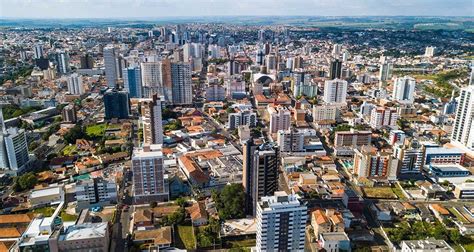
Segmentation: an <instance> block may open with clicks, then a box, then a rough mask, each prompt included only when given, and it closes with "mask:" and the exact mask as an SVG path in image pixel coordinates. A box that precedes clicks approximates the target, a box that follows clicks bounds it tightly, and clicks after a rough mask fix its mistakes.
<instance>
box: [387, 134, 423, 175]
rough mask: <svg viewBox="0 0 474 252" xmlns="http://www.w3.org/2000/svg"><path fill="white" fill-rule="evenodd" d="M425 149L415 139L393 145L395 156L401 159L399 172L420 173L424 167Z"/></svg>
mask: <svg viewBox="0 0 474 252" xmlns="http://www.w3.org/2000/svg"><path fill="white" fill-rule="evenodd" d="M424 155H425V154H424V151H423V148H421V146H419V145H418V143H417V142H416V141H414V140H412V141H408V140H407V141H404V143H401V144H395V145H394V146H393V156H394V157H396V158H397V159H398V160H400V162H401V163H400V170H399V174H419V173H421V169H422V168H423V163H424Z"/></svg>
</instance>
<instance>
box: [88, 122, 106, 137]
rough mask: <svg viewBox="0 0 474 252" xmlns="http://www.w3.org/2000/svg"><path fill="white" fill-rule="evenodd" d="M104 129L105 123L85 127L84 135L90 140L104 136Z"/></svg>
mask: <svg viewBox="0 0 474 252" xmlns="http://www.w3.org/2000/svg"><path fill="white" fill-rule="evenodd" d="M106 127H107V125H106V124H105V123H101V124H96V125H90V126H87V127H86V134H87V135H88V136H89V137H92V138H95V137H102V136H103V135H104V132H105V128H106Z"/></svg>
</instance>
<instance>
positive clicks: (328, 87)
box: [323, 79, 347, 104]
mask: <svg viewBox="0 0 474 252" xmlns="http://www.w3.org/2000/svg"><path fill="white" fill-rule="evenodd" d="M346 96H347V81H345V80H340V79H334V80H327V81H325V82H324V97H323V100H324V102H326V103H328V104H346Z"/></svg>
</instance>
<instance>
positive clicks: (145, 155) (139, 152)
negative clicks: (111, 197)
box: [132, 144, 169, 204]
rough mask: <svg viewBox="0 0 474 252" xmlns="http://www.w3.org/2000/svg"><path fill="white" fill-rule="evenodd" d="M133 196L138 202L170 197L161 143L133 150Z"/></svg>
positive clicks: (162, 199) (161, 199)
mask: <svg viewBox="0 0 474 252" xmlns="http://www.w3.org/2000/svg"><path fill="white" fill-rule="evenodd" d="M132 171H133V187H132V191H133V197H134V201H135V203H137V204H143V203H148V202H151V201H167V200H168V199H169V191H168V186H167V184H166V180H165V175H164V167H163V153H162V152H161V145H160V144H153V145H145V146H143V148H140V149H135V150H133V154H132Z"/></svg>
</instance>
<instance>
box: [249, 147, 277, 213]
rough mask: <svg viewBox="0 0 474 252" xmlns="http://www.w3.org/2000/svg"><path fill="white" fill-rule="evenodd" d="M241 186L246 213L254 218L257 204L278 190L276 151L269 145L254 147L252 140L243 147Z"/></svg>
mask: <svg viewBox="0 0 474 252" xmlns="http://www.w3.org/2000/svg"><path fill="white" fill-rule="evenodd" d="M243 159H244V164H243V178H242V184H243V186H244V189H245V195H246V200H245V201H246V203H245V204H246V206H245V209H246V212H247V214H250V215H253V216H255V214H256V210H257V202H258V201H259V200H260V199H261V197H263V196H269V195H273V193H274V192H276V191H277V190H278V162H279V157H278V149H277V148H276V147H275V146H273V145H271V144H262V145H260V146H256V145H254V143H253V139H250V140H248V141H247V142H245V143H244V147H243Z"/></svg>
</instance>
